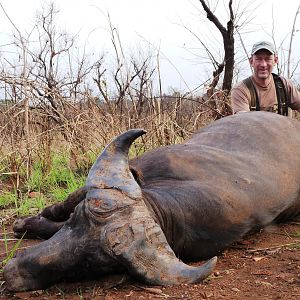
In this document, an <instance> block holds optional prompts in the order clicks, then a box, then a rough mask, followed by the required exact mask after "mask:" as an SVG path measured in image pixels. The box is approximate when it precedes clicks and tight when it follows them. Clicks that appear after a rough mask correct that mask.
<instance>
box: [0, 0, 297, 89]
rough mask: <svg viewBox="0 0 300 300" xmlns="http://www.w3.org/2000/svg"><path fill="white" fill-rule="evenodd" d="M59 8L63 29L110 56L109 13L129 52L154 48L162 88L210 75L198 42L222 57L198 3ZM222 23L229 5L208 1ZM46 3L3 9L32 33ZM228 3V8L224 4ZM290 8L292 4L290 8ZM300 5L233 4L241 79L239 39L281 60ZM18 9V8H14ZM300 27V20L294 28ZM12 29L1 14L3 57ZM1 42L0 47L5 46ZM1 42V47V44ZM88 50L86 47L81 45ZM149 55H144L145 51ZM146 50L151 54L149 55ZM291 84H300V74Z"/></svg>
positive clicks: (113, 1)
mask: <svg viewBox="0 0 300 300" xmlns="http://www.w3.org/2000/svg"><path fill="white" fill-rule="evenodd" d="M54 2H55V3H56V7H57V8H58V9H59V11H60V13H59V26H60V27H61V28H62V29H63V30H66V31H67V32H69V33H70V34H76V35H78V39H79V41H80V45H82V47H84V46H85V47H87V48H89V51H92V52H93V51H99V53H100V52H101V51H104V52H105V51H110V50H109V49H111V48H110V47H111V44H110V35H109V32H108V20H107V16H108V14H109V16H110V20H111V22H112V24H113V25H114V26H115V27H116V28H117V29H118V32H119V36H120V38H121V41H122V46H123V48H124V49H126V51H128V52H130V51H131V52H134V51H138V50H137V49H139V48H142V49H151V51H153V52H154V53H158V52H159V59H160V69H161V77H162V83H163V87H164V89H166V90H168V89H171V90H172V89H175V90H180V91H182V90H183V91H191V90H194V89H195V88H196V87H197V86H199V85H201V84H202V83H203V82H204V81H205V80H206V79H208V78H209V77H210V76H211V73H212V69H211V63H210V62H209V60H208V58H207V56H206V54H205V52H204V51H203V47H202V46H201V44H200V43H199V39H201V41H203V42H204V43H205V45H207V46H208V47H209V48H210V49H211V51H212V52H213V53H214V55H215V56H216V58H217V59H221V57H222V53H223V52H222V38H221V35H220V33H219V32H218V31H217V29H216V28H215V26H214V25H213V24H212V23H211V22H209V21H208V20H207V18H206V15H205V13H204V11H203V9H202V6H201V4H200V2H199V1H198V0H151V1H149V0H147V1H146V0H127V1H124V0H60V1H58V0H56V1H54ZM207 2H209V3H210V4H211V5H212V6H211V7H214V5H215V3H217V2H218V6H217V7H216V8H215V13H216V15H217V16H218V17H219V19H220V21H221V23H222V24H223V25H224V26H226V22H227V20H228V12H227V11H228V9H227V6H228V1H227V0H224V1H222V0H220V1H217V0H209V1H207ZM45 3H47V1H44V0H26V1H21V0H0V4H1V5H2V6H3V8H4V9H5V11H6V13H7V14H8V16H9V17H10V19H11V20H12V21H13V23H14V25H15V26H16V27H17V28H18V29H19V30H20V31H21V32H25V31H27V32H28V31H30V30H31V29H32V27H33V25H34V23H35V17H36V13H37V10H40V9H41V7H42V5H45ZM224 3H225V4H224ZM287 3H288V5H287ZM299 5H300V0H288V1H278V0H277V1H276V0H252V1H248V0H240V1H237V0H234V9H235V11H237V18H238V19H239V22H238V26H239V27H238V31H239V34H240V38H239V36H238V35H237V36H236V47H237V51H238V52H237V54H236V58H235V59H236V63H237V66H238V67H237V75H236V77H235V80H240V79H243V77H246V76H247V75H248V74H249V73H250V69H249V65H248V63H247V60H246V54H245V51H244V50H243V48H242V46H241V44H240V39H241V40H242V41H243V43H244V45H245V47H246V49H247V51H248V52H249V51H250V49H251V47H252V44H253V43H254V42H256V41H259V40H272V39H273V38H274V41H275V43H276V46H277V47H278V48H280V49H281V52H279V56H280V55H281V57H280V58H281V60H282V61H284V59H285V58H286V56H287V49H288V47H289V42H290V33H291V29H292V25H293V21H294V18H295V14H296V11H297V8H298V7H299ZM16 7H17V8H18V9H16ZM299 28H300V17H299V19H297V22H296V29H299ZM12 32H13V27H12V24H11V23H10V22H9V20H8V19H7V17H6V16H5V14H4V13H3V10H2V9H0V52H1V49H3V43H6V42H8V41H9V39H10V38H11V34H12ZM1 41H2V42H1ZM1 43H2V45H1ZM83 45H84V46H83ZM145 51H146V50H145ZM147 51H148V50H147ZM292 57H293V64H294V65H296V64H297V62H298V60H300V32H298V31H296V32H295V33H294V37H293V47H292ZM293 79H294V80H295V81H296V82H298V83H300V71H299V70H297V72H295V74H294V75H293Z"/></svg>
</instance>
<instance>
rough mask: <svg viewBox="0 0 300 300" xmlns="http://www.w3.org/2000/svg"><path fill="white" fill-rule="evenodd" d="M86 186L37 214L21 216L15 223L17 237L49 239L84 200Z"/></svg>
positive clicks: (14, 229)
mask: <svg viewBox="0 0 300 300" xmlns="http://www.w3.org/2000/svg"><path fill="white" fill-rule="evenodd" d="M85 195H86V188H85V187H82V188H80V189H78V190H77V191H75V192H73V193H71V194H70V195H69V196H68V197H67V199H66V200H65V201H64V202H60V203H56V204H53V205H51V206H48V207H46V208H45V209H43V210H42V212H41V213H40V214H39V215H37V216H32V217H26V218H19V219H17V220H16V221H15V222H14V224H13V231H14V235H15V237H17V238H21V237H25V238H41V239H48V238H50V237H51V236H52V235H54V234H55V233H56V232H57V231H58V230H59V229H60V228H61V227H62V226H63V225H64V223H65V221H67V220H68V219H69V217H70V215H71V213H72V212H73V211H74V209H75V207H76V206H77V204H78V203H80V202H81V201H82V200H84V198H85Z"/></svg>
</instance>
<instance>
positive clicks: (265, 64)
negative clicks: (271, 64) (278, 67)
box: [260, 59, 268, 67]
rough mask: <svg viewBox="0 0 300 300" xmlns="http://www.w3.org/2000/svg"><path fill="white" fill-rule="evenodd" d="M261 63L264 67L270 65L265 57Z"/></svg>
mask: <svg viewBox="0 0 300 300" xmlns="http://www.w3.org/2000/svg"><path fill="white" fill-rule="evenodd" d="M260 64H261V66H263V67H266V66H267V65H268V64H267V62H266V61H265V60H264V59H262V60H261V62H260Z"/></svg>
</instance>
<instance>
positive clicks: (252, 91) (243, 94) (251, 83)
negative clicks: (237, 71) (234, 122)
mask: <svg viewBox="0 0 300 300" xmlns="http://www.w3.org/2000/svg"><path fill="white" fill-rule="evenodd" d="M277 62H278V56H277V55H276V51H275V47H274V46H273V44H272V43H269V42H266V41H262V42H258V43H256V44H254V45H253V48H252V52H251V57H250V65H251V67H252V69H253V75H252V76H250V77H249V78H247V79H245V80H244V81H242V82H240V83H237V84H236V85H235V86H234V87H233V88H232V90H231V104H232V110H233V113H238V112H246V111H250V110H264V111H271V112H277V113H280V114H282V115H288V107H290V108H292V109H294V110H297V111H298V112H300V92H299V91H298V90H297V88H296V87H295V86H294V85H293V84H292V82H291V80H289V79H286V78H283V77H282V76H278V75H276V74H272V71H273V68H274V66H275V65H276V64H277Z"/></svg>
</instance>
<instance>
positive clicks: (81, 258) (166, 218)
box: [4, 112, 300, 291]
mask: <svg viewBox="0 0 300 300" xmlns="http://www.w3.org/2000/svg"><path fill="white" fill-rule="evenodd" d="M144 133H145V132H144V131H143V130H139V129H137V130H130V131H128V132H125V133H124V134H122V135H120V136H118V137H117V138H116V139H115V140H114V141H112V142H111V143H110V144H109V145H108V146H107V147H106V148H105V149H104V151H103V152H102V154H101V155H100V156H99V158H98V159H97V161H96V162H95V164H94V165H93V167H92V168H91V170H90V172H89V175H88V178H87V181H86V185H85V187H84V188H82V189H80V190H78V191H76V192H75V193H74V194H71V195H70V197H69V198H68V199H67V200H66V201H65V202H64V203H62V204H57V205H54V206H52V207H49V208H46V209H45V210H44V211H43V212H42V213H41V215H40V216H36V217H31V218H29V219H25V220H21V221H17V222H16V224H15V231H16V234H21V233H22V232H25V231H27V234H28V235H30V234H32V235H35V236H40V237H48V236H50V235H52V234H54V233H55V232H56V231H57V232H56V233H55V234H54V235H53V236H52V237H51V238H50V239H49V240H46V241H44V242H42V243H40V244H38V245H36V246H34V247H32V248H30V249H26V250H25V251H23V252H21V253H20V254H18V255H17V256H16V257H15V258H13V259H12V260H10V261H9V262H8V264H7V265H6V266H5V269H4V278H5V281H6V287H7V289H8V290H11V291H21V290H34V289H41V288H46V287H48V286H50V285H52V284H54V283H56V282H59V281H62V280H81V279H83V278H97V277H99V276H101V275H105V274H108V273H112V272H128V273H130V274H131V275H133V276H135V277H136V278H138V279H139V280H142V281H143V282H145V283H148V284H156V285H169V284H181V283H193V282H198V281H201V280H202V279H204V278H205V277H207V276H208V275H209V274H210V273H211V272H212V270H213V268H214V266H215V264H216V258H215V257H214V256H215V255H217V254H218V253H220V252H221V251H222V250H223V249H224V248H225V247H227V246H228V245H230V244H232V243H233V242H234V241H236V240H238V239H240V238H241V237H242V236H243V235H245V234H246V233H247V232H249V231H251V230H254V229H259V228H262V227H264V226H266V225H268V224H270V223H277V222H282V221H286V220H290V219H293V218H296V217H299V215H300V195H299V188H300V155H299V149H300V122H298V121H297V120H293V119H290V118H287V117H283V116H279V115H277V114H273V113H268V112H250V113H240V114H238V115H234V116H229V117H225V118H223V119H221V120H218V121H216V122H213V123H212V124H210V125H209V126H207V127H205V128H203V129H201V130H199V131H198V132H197V133H195V134H194V135H193V136H192V138H190V139H189V140H187V141H186V142H185V143H183V144H179V145H173V146H167V147H161V148H158V149H155V150H152V151H149V152H147V153H145V154H143V155H142V156H140V157H138V158H135V159H133V160H131V161H130V162H129V163H128V158H127V156H128V151H129V147H130V145H131V144H132V142H133V141H134V140H135V139H136V138H137V137H139V136H141V135H143V134H144ZM78 203H79V204H78ZM77 204H78V205H77ZM76 205H77V206H76ZM75 206H76V208H75V210H74V207H75ZM73 210H74V213H72V211H73ZM70 214H71V215H70ZM69 215H70V216H69ZM208 258H211V259H210V260H209V261H208V262H206V263H205V264H203V265H201V266H199V267H192V266H188V265H186V264H185V263H184V262H183V261H185V262H187V261H199V260H203V259H208Z"/></svg>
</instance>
